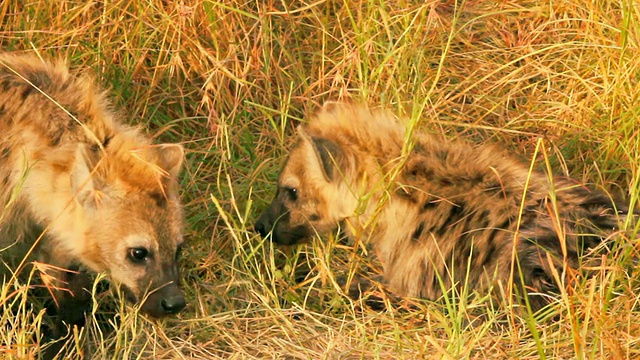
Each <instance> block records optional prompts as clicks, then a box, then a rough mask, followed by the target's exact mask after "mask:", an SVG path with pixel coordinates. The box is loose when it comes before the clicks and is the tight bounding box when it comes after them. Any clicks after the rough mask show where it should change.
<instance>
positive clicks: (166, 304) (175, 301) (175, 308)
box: [161, 295, 187, 314]
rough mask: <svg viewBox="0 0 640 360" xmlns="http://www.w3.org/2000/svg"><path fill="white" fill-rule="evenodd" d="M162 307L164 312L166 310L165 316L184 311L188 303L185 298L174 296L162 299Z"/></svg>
mask: <svg viewBox="0 0 640 360" xmlns="http://www.w3.org/2000/svg"><path fill="white" fill-rule="evenodd" d="M161 305H162V310H164V312H165V314H175V313H178V312H180V310H182V309H184V307H185V306H186V305H187V302H186V300H185V299H184V296H182V295H174V296H170V297H168V298H166V299H162V302H161Z"/></svg>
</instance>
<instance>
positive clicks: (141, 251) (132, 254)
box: [129, 247, 149, 263]
mask: <svg viewBox="0 0 640 360" xmlns="http://www.w3.org/2000/svg"><path fill="white" fill-rule="evenodd" d="M147 257H149V251H148V250H147V249H145V248H143V247H138V248H130V249H129V260H131V261H133V262H134V263H141V262H144V261H145V260H147Z"/></svg>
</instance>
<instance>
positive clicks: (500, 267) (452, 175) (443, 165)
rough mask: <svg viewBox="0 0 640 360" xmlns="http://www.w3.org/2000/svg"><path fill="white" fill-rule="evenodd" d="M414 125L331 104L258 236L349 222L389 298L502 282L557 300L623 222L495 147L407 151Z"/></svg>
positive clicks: (600, 203)
mask: <svg viewBox="0 0 640 360" xmlns="http://www.w3.org/2000/svg"><path fill="white" fill-rule="evenodd" d="M407 126H408V123H407V122H406V121H405V120H401V119H398V118H396V117H395V116H393V115H392V114H390V113H388V112H385V111H371V110H369V109H367V108H365V107H364V106H360V105H353V104H344V103H328V104H325V106H324V107H323V108H322V109H321V110H320V111H319V112H318V113H317V114H316V115H315V116H313V117H312V118H311V119H310V120H309V122H308V124H307V125H306V126H302V127H301V128H300V129H299V131H298V133H299V138H300V140H299V142H298V144H297V145H296V146H295V147H294V148H293V149H292V151H291V153H290V155H289V158H288V160H287V162H286V164H285V166H284V168H283V170H282V173H281V174H280V178H279V181H278V193H277V194H276V198H275V199H274V201H273V202H272V204H271V205H270V206H269V208H268V209H267V210H266V211H265V213H264V214H262V216H261V217H260V219H259V220H258V222H257V224H256V229H257V230H258V231H259V232H260V233H261V234H262V235H264V236H266V235H267V234H269V233H270V234H271V236H272V238H273V240H274V241H276V242H278V243H283V244H293V243H297V242H300V241H305V240H307V239H309V238H310V237H312V236H314V235H315V234H316V233H319V234H323V233H326V232H328V231H330V230H332V229H334V228H335V227H336V226H337V225H338V224H340V223H342V224H343V226H344V229H345V230H346V231H347V233H348V234H349V235H350V236H352V237H355V236H358V237H359V238H365V239H369V241H370V242H371V244H372V245H373V246H375V248H376V250H377V253H378V254H379V256H380V260H381V262H382V263H383V264H384V276H385V278H386V280H387V282H388V284H389V286H390V287H391V288H392V289H393V290H395V291H396V292H398V293H400V294H402V295H406V296H411V297H422V298H428V299H437V298H439V297H440V296H441V295H442V294H443V291H442V285H444V288H446V289H451V288H456V287H458V288H459V287H460V286H461V285H464V284H465V281H464V280H465V279H467V280H466V284H467V285H468V286H469V288H470V290H471V291H473V290H479V291H482V290H486V289H487V288H488V287H489V286H491V285H492V284H495V282H496V281H499V282H502V283H503V285H509V284H515V285H517V286H519V287H520V289H519V290H517V291H519V292H520V293H522V291H523V289H524V288H526V289H527V291H533V292H540V293H543V294H544V293H550V292H554V291H556V290H557V286H558V284H556V282H555V281H554V280H553V272H554V270H555V271H558V273H559V274H564V273H565V272H563V270H564V269H569V271H571V270H570V269H575V268H577V267H578V265H579V260H580V258H581V255H582V254H584V253H585V252H587V251H588V249H589V248H594V247H597V246H598V244H599V243H600V241H601V239H602V236H604V235H606V234H607V233H611V232H612V231H613V229H614V228H615V226H616V225H617V215H618V212H626V209H625V208H624V206H622V205H617V204H614V203H613V202H612V200H611V199H610V198H608V197H607V196H605V195H604V194H602V193H599V192H596V191H592V190H589V189H588V188H586V187H584V186H582V185H580V184H578V183H576V182H574V181H572V180H570V179H564V178H556V179H554V180H553V182H550V180H549V177H548V176H547V175H545V174H544V173H541V172H536V171H534V172H533V173H531V174H529V164H524V163H521V162H520V161H519V160H517V159H516V158H514V157H512V156H510V155H508V154H506V153H504V152H502V151H500V150H498V149H496V148H494V147H491V146H483V145H480V146H473V145H470V144H467V143H463V142H448V141H444V140H442V139H440V138H438V137H435V136H431V135H428V134H415V135H414V136H413V137H412V139H411V140H412V141H413V142H414V146H413V148H412V149H411V151H408V150H407V149H404V148H403V147H404V146H405V145H404V144H405V143H407V139H406V137H407V136H406V133H405V131H406V129H407ZM403 154H405V155H403ZM292 189H294V190H292ZM521 208H522V211H521ZM514 248H515V249H514ZM563 249H565V250H563ZM512 259H517V261H518V262H517V263H514V262H513V261H512ZM512 265H513V267H512ZM467 271H468V275H467ZM467 276H468V278H467ZM521 285H524V288H522V287H521ZM530 300H531V303H532V306H533V307H534V308H539V307H541V306H543V305H544V304H545V303H546V300H545V299H544V296H537V297H531V298H530Z"/></svg>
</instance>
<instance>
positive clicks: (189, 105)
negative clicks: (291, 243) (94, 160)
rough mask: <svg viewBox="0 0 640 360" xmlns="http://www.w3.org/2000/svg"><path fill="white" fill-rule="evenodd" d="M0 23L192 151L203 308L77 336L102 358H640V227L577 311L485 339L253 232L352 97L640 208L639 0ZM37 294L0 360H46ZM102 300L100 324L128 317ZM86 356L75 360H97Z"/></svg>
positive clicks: (24, 8) (48, 17) (336, 259)
mask: <svg viewBox="0 0 640 360" xmlns="http://www.w3.org/2000/svg"><path fill="white" fill-rule="evenodd" d="M0 24H1V26H0V47H1V48H2V49H3V50H4V51H37V52H39V53H40V54H42V56H45V57H52V56H62V57H67V58H68V59H69V62H70V63H71V64H72V65H73V66H74V67H79V68H88V69H90V71H92V72H93V73H94V74H96V76H98V77H99V78H100V80H101V82H102V83H103V84H104V85H105V86H106V87H108V88H109V89H111V93H112V94H113V98H114V100H115V102H116V103H117V105H118V106H119V107H120V108H122V109H124V110H123V112H122V114H123V117H124V119H125V121H129V122H131V123H136V124H141V125H143V126H145V127H147V128H148V129H149V132H150V133H151V134H153V135H154V136H157V137H158V138H160V139H162V140H163V141H175V142H181V143H182V144H184V145H185V146H186V147H187V148H188V150H189V152H188V155H187V162H186V166H187V168H186V171H185V172H184V174H183V179H182V185H183V199H184V203H185V207H186V211H187V222H188V229H187V235H188V244H189V246H188V249H187V251H185V255H184V256H183V259H182V268H183V274H184V279H185V281H184V288H185V291H186V293H187V296H188V301H189V306H188V309H187V310H186V311H184V312H183V313H181V314H179V316H177V317H175V318H169V319H163V320H160V321H156V320H151V319H147V318H146V317H144V316H142V315H138V314H137V312H136V310H135V309H132V308H125V307H124V306H123V305H120V308H119V309H117V312H116V314H117V315H116V317H115V320H114V319H111V320H100V319H101V318H100V317H98V318H99V319H98V320H99V321H96V322H95V323H94V324H93V325H92V326H89V327H87V329H85V331H84V332H83V333H82V334H79V335H78V338H79V339H81V340H83V341H86V343H87V344H88V345H87V347H88V348H89V349H90V350H91V351H92V353H93V355H94V357H95V358H108V359H123V358H126V359H128V358H145V359H146V358H149V359H151V358H155V359H199V358H204V359H208V358H212V359H214V358H232V359H240V358H278V359H280V358H287V359H298V358H300V359H324V358H327V359H352V358H353V359H355V358H365V359H369V358H383V359H391V358H408V359H413V358H445V359H458V358H473V359H478V358H497V359H503V358H518V359H529V358H535V359H538V358H562V359H565V358H594V359H601V358H602V359H619V358H620V359H621V358H638V357H640V296H639V295H637V294H638V293H640V291H638V289H639V288H640V286H639V285H640V284H639V280H640V277H639V276H638V274H637V271H635V269H634V266H633V265H634V264H632V263H631V261H630V259H631V258H632V257H633V256H637V255H638V254H637V251H638V248H639V247H640V245H639V244H640V243H639V239H638V238H639V235H638V234H639V233H640V231H639V228H640V224H638V222H637V221H635V222H634V221H632V220H629V221H628V223H627V224H625V226H626V227H627V229H628V230H629V232H628V234H627V235H620V236H619V238H618V239H616V241H617V242H618V243H619V244H620V245H621V246H620V247H621V249H622V250H621V251H620V253H621V255H620V257H619V258H616V259H610V261H609V264H610V265H611V266H609V267H608V268H606V269H601V270H600V271H599V272H598V273H597V275H596V276H594V277H593V278H592V279H589V280H585V281H584V282H583V284H582V285H580V286H578V288H577V289H576V290H575V291H572V292H567V293H564V294H561V295H562V296H560V297H559V299H558V302H557V304H556V306H555V307H554V310H553V312H552V313H551V314H550V315H549V318H550V319H548V320H547V321H543V322H537V323H536V322H535V321H534V319H532V318H526V317H525V318H520V317H515V316H512V314H511V313H510V312H509V311H508V310H507V311H505V310H504V307H502V306H501V304H495V309H485V310H481V311H482V312H483V313H485V319H486V321H485V322H484V323H482V324H481V325H478V326H475V327H474V326H469V325H468V317H469V316H471V315H470V314H471V313H472V312H474V311H476V310H477V309H476V308H478V307H480V306H482V304H480V303H471V304H469V303H466V301H457V302H440V303H436V304H434V303H424V302H416V303H412V302H411V301H410V300H406V301H405V302H404V303H401V304H391V303H389V306H388V309H387V310H385V311H381V312H376V311H373V310H371V309H368V308H364V309H361V308H360V306H359V304H358V303H357V302H352V301H351V300H349V299H347V298H346V297H344V296H343V295H342V293H341V290H340V289H339V287H338V286H336V285H335V282H334V281H333V279H334V278H335V277H336V276H337V275H338V274H344V273H346V272H348V271H349V268H350V266H352V265H350V264H349V263H346V262H345V261H344V260H345V259H348V258H349V257H350V254H351V253H352V249H350V248H349V247H348V246H344V245H340V244H337V243H336V242H328V243H327V242H322V241H317V242H314V243H313V244H311V245H306V246H303V247H299V248H293V249H281V248H274V247H273V246H272V245H271V244H269V243H268V242H264V241H262V240H261V239H259V238H258V237H257V236H256V235H255V234H254V233H253V231H252V230H251V228H252V222H253V221H254V220H255V218H256V216H257V213H258V212H259V211H260V210H262V209H263V208H264V207H265V205H266V204H267V203H268V201H269V200H270V199H271V196H272V195H273V184H274V182H275V179H276V176H277V172H278V170H279V167H280V165H281V163H282V159H283V157H284V155H285V154H286V149H287V148H288V146H289V145H290V139H291V137H290V135H291V134H292V133H293V130H294V128H295V126H296V125H297V124H298V123H299V122H300V121H302V120H303V117H304V114H306V113H308V112H309V111H312V110H313V109H314V108H315V107H316V106H317V105H318V104H320V103H322V102H323V101H325V100H327V99H337V98H352V99H357V100H360V101H367V102H369V103H370V104H374V105H378V104H382V105H384V106H386V107H389V108H392V109H394V110H395V111H396V112H398V113H404V114H406V115H407V116H410V117H411V118H412V119H414V120H416V121H417V122H418V125H419V126H420V127H422V128H424V129H426V130H427V131H432V132H440V133H443V134H445V135H446V136H447V137H450V138H465V139H469V140H471V141H483V142H492V143H494V142H495V143H500V144H501V146H503V147H506V148H508V149H512V150H513V151H514V152H517V153H520V154H522V155H523V157H525V158H529V159H530V158H531V157H532V156H533V154H534V151H535V149H536V146H537V144H542V145H544V150H545V151H544V153H546V154H547V155H548V156H547V157H543V156H540V157H541V159H540V161H541V162H545V161H546V162H548V164H549V165H550V166H551V167H552V168H553V169H554V171H555V172H556V173H557V174H566V175H571V176H572V177H574V178H576V179H578V180H580V181H583V182H590V183H594V184H597V185H598V186H602V187H604V188H605V189H610V190H611V191H612V192H615V193H620V194H623V195H625V197H626V198H627V199H628V201H629V202H630V204H631V205H632V206H637V205H636V204H637V201H638V199H639V198H640V160H639V159H640V126H639V125H638V124H639V122H638V117H639V115H640V106H639V105H638V102H639V99H640V95H639V94H640V81H639V80H640V57H639V56H638V53H639V50H640V49H639V46H640V6H639V5H638V4H637V3H636V2H634V1H631V0H625V1H612V0H599V1H580V0H560V1H553V2H542V1H532V0H523V1H513V2H510V1H497V2H493V1H478V0H468V1H460V2H457V1H427V2H421V1H408V0H399V1H394V2H385V1H377V2H376V1H372V0H356V1H332V0H318V1H309V2H302V1H287V0H283V1H273V0H267V1H257V2H251V1H246V2H240V1H235V0H223V1H213V0H195V1H175V2H174V1H163V0H149V1H141V0H113V1H107V2H94V1H90V2H84V1H70V0H60V1H49V0H30V1H18V0H5V1H3V2H2V3H0ZM540 139H542V140H543V142H542V143H539V140H540ZM539 153H542V152H539ZM542 166H544V165H542ZM305 269H307V271H308V275H307V276H306V277H305V278H304V280H303V281H300V274H301V272H303V271H305ZM26 289H27V284H26V283H22V282H20V283H14V284H13V285H11V286H3V287H2V288H1V291H0V307H1V308H2V310H1V311H0V321H1V322H0V323H1V324H2V326H3V330H2V331H0V355H2V356H5V357H6V358H9V359H22V358H33V357H34V356H35V355H36V354H37V347H36V344H35V343H34V339H35V338H37V336H34V334H36V335H37V334H38V332H39V329H40V327H41V323H42V322H43V321H45V322H46V318H45V319H43V314H42V312H40V309H41V307H38V306H37V304H35V305H34V306H33V307H32V306H30V305H29V302H28V301H27V296H26ZM97 301H98V302H99V303H101V304H103V305H104V304H106V305H104V306H101V311H102V310H105V308H106V309H107V310H106V311H111V310H109V308H110V306H109V304H120V303H119V302H117V301H115V302H114V301H113V299H112V297H111V296H110V295H100V296H98V297H97ZM409 303H411V305H412V306H403V305H408V304H409ZM111 307H113V306H112V305H111ZM474 309H475V310H474ZM471 310H474V311H471ZM554 316H555V317H554ZM85 339H86V340H85ZM69 346H70V347H75V349H76V350H72V351H71V355H72V356H75V357H76V358H80V357H81V356H80V355H79V354H80V353H81V352H82V346H81V345H76V342H75V341H74V340H71V341H70V343H69Z"/></svg>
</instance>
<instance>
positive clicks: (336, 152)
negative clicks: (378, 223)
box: [255, 127, 353, 245]
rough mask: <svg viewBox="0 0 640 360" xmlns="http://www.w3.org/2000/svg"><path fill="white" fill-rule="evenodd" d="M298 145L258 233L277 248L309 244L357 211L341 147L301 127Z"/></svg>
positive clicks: (260, 219)
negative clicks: (267, 238) (348, 184)
mask: <svg viewBox="0 0 640 360" xmlns="http://www.w3.org/2000/svg"><path fill="white" fill-rule="evenodd" d="M298 137H299V139H298V142H297V144H296V145H295V146H294V148H293V149H292V150H291V152H290V154H289V157H288V158H287V160H286V163H285V165H284V167H283V169H282V172H281V173H280V176H279V179H278V188H277V191H276V195H275V198H274V199H273V201H272V202H271V204H270V205H269V207H268V208H267V209H266V210H265V211H264V213H263V214H262V215H261V216H260V217H259V218H258V221H257V222H256V224H255V230H256V231H257V232H258V233H260V235H261V236H263V237H267V236H269V235H270V236H271V240H272V241H273V242H275V243H277V244H282V245H291V244H296V243H301V242H305V241H308V240H309V239H310V238H311V237H313V236H314V235H315V234H320V235H321V234H324V233H327V232H329V231H331V230H333V229H335V228H336V226H337V225H338V223H339V222H340V220H342V219H344V218H345V217H347V216H349V215H350V214H351V213H352V212H353V209H352V207H353V204H352V202H353V200H352V198H353V196H351V194H350V193H349V192H348V188H347V186H346V183H345V178H344V175H345V171H346V157H345V150H344V149H343V148H342V147H341V146H339V145H337V143H336V142H334V141H332V140H330V139H327V138H326V137H322V136H320V135H317V134H314V133H311V132H308V131H307V129H305V128H303V127H299V128H298Z"/></svg>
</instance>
